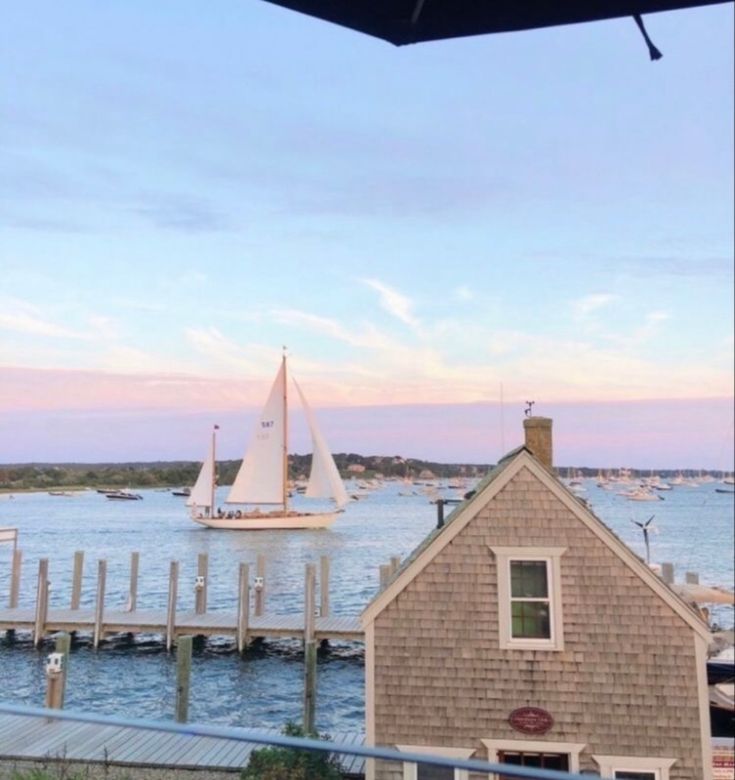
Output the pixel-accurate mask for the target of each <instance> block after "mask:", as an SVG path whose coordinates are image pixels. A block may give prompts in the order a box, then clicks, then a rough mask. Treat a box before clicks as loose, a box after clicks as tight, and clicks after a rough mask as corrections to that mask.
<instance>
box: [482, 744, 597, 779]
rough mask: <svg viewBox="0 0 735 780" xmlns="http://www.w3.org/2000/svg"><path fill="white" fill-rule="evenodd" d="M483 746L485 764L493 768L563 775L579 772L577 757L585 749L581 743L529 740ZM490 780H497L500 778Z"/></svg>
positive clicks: (495, 776)
mask: <svg viewBox="0 0 735 780" xmlns="http://www.w3.org/2000/svg"><path fill="white" fill-rule="evenodd" d="M482 744H483V745H485V747H486V748H487V760H488V761H490V762H491V763H493V764H512V765H513V766H528V767H530V766H534V767H538V768H540V769H559V770H560V771H562V772H579V754H580V753H581V752H582V751H583V750H584V748H585V747H586V745H585V743H584V742H548V741H546V740H543V741H542V740H531V739H483V740H482ZM490 777H491V778H494V780H499V778H501V777H502V775H491V776H490Z"/></svg>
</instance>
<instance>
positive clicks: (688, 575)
mask: <svg viewBox="0 0 735 780" xmlns="http://www.w3.org/2000/svg"><path fill="white" fill-rule="evenodd" d="M684 582H686V583H687V585H699V574H697V572H695V571H688V572H685V573H684Z"/></svg>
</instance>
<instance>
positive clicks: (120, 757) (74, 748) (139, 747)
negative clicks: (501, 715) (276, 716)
mask: <svg viewBox="0 0 735 780" xmlns="http://www.w3.org/2000/svg"><path fill="white" fill-rule="evenodd" d="M260 731H261V732H262V733H264V734H272V735H275V734H278V733H280V732H279V730H278V729H261V730H260ZM332 738H333V740H334V741H335V742H340V743H342V744H344V745H346V746H349V745H361V744H363V738H362V737H361V736H360V735H358V734H344V733H342V734H333V735H332ZM259 747H262V745H259V744H257V743H254V742H240V741H236V740H230V739H220V738H217V737H205V736H199V735H191V734H171V733H168V732H156V731H150V730H143V729H136V728H131V727H122V726H108V725H104V724H94V723H77V722H74V721H68V720H51V719H49V720H46V719H44V718H34V717H28V716H23V715H9V714H5V713H0V761H14V760H16V761H29V760H49V759H50V760H53V759H58V760H64V761H69V762H76V761H79V762H85V763H104V764H108V765H110V764H111V765H118V766H137V767H150V768H162V769H163V768H169V767H175V768H177V769H204V770H206V769H209V770H219V771H232V772H239V771H240V770H241V769H242V768H243V767H244V766H245V765H246V764H247V762H248V758H249V756H250V753H251V752H252V751H253V750H256V749H257V748H259ZM340 762H341V763H342V766H343V770H344V771H345V773H346V774H349V775H361V774H363V771H364V763H365V760H364V759H363V758H360V757H358V756H349V755H342V756H340Z"/></svg>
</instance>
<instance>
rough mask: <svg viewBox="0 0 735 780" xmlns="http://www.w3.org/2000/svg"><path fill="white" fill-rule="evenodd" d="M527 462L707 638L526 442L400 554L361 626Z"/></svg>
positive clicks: (691, 613)
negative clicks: (402, 556) (405, 554)
mask: <svg viewBox="0 0 735 780" xmlns="http://www.w3.org/2000/svg"><path fill="white" fill-rule="evenodd" d="M523 468H527V469H528V470H529V471H530V472H531V473H532V474H533V475H534V476H536V477H537V478H538V480H539V481H540V482H541V483H542V484H543V485H544V487H546V489H547V490H549V491H550V492H551V493H553V494H554V495H555V496H556V498H558V499H559V501H561V503H562V504H564V505H565V506H566V507H567V509H569V510H570V511H571V512H572V513H573V514H574V515H575V516H576V517H577V518H578V519H579V520H580V521H581V522H582V523H583V524H584V525H585V526H586V527H587V528H588V529H589V530H590V531H592V533H594V534H595V536H597V538H598V539H600V541H601V542H602V543H603V544H605V545H606V546H607V547H608V548H609V549H610V550H611V551H612V552H613V553H614V554H615V555H616V556H617V557H618V558H619V559H620V560H621V561H622V562H623V563H624V564H625V565H626V566H628V568H629V569H631V570H632V571H633V572H634V573H635V574H637V575H638V577H639V578H640V579H641V580H642V581H643V582H644V583H645V584H646V585H648V587H649V588H650V589H651V590H653V592H654V593H656V595H657V596H659V597H660V598H661V599H662V600H663V601H664V602H665V603H666V604H668V606H669V607H671V609H672V610H673V611H674V612H676V613H677V614H678V615H679V616H680V617H681V618H682V619H683V620H684V622H685V623H687V624H688V625H689V627H690V628H692V629H693V630H694V631H695V632H697V633H698V634H699V635H700V636H702V637H703V638H704V639H706V640H709V639H710V632H709V628H708V627H707V625H706V624H705V622H704V621H703V620H702V619H701V618H700V617H699V615H697V614H696V613H695V612H694V610H693V609H692V608H691V607H690V606H689V605H688V604H687V603H686V602H685V601H684V600H683V599H682V598H681V597H680V596H678V595H677V594H676V593H675V592H674V591H673V590H672V589H671V588H670V587H669V586H668V585H667V584H666V583H665V582H664V581H663V580H662V579H661V578H660V577H659V576H658V575H657V574H655V573H654V572H653V571H652V570H651V569H650V568H649V567H648V565H647V564H646V563H645V562H644V561H643V560H641V559H640V558H639V557H638V556H637V555H636V554H635V553H634V552H633V551H632V550H631V549H630V548H629V547H628V546H627V545H626V544H625V543H624V542H623V541H622V540H621V539H620V538H619V537H618V536H616V535H615V534H614V533H613V532H612V531H611V530H610V529H609V528H608V527H607V526H606V525H605V524H604V523H603V522H602V521H601V520H600V519H599V518H598V517H597V516H596V515H595V514H594V513H593V512H592V511H591V510H590V509H589V508H588V507H587V505H586V503H583V502H582V501H580V499H578V498H577V497H576V496H575V495H574V494H573V493H572V492H571V491H570V490H569V489H568V488H567V487H566V486H565V485H564V484H562V482H560V481H559V480H558V479H557V478H556V476H555V475H554V473H553V472H552V471H551V470H549V469H547V468H546V466H544V465H543V464H542V463H541V462H540V461H539V460H538V459H537V458H536V457H534V456H533V454H532V453H531V452H530V450H528V449H527V448H526V447H524V446H521V447H518V448H517V449H515V450H513V451H511V452H509V453H508V454H507V455H506V456H505V457H503V458H502V459H501V460H500V461H499V462H498V464H497V466H495V468H494V469H492V470H491V471H490V473H489V474H488V475H487V476H486V477H485V478H484V479H483V480H482V481H481V482H480V483H479V485H478V486H477V488H476V490H475V492H474V494H472V495H471V496H470V498H468V499H467V500H465V501H464V502H463V503H461V504H460V505H459V506H458V507H457V508H456V509H455V510H454V511H453V512H452V513H451V514H450V515H449V517H448V518H447V519H446V521H445V524H444V526H443V527H442V528H436V529H434V530H433V531H432V532H431V533H430V534H429V535H428V536H427V537H426V538H425V539H424V540H423V541H422V542H421V543H420V544H419V545H418V547H416V549H415V550H414V551H413V552H412V553H411V554H410V555H409V556H408V558H406V560H405V561H404V562H403V563H402V565H401V566H400V568H399V569H398V571H397V572H396V573H395V575H394V576H393V579H392V580H391V581H390V582H389V583H388V585H387V586H386V587H385V589H384V590H382V591H381V592H380V593H378V594H377V595H376V596H375V597H374V598H373V599H372V601H370V602H369V603H368V605H367V606H366V607H365V609H364V610H363V612H362V615H361V622H362V625H363V627H365V626H367V625H368V624H370V623H372V622H374V621H375V619H376V618H377V616H378V615H379V614H380V613H381V612H382V611H383V610H384V609H385V608H386V607H387V606H388V605H389V604H390V603H391V602H392V601H393V600H394V599H395V598H396V597H397V596H398V595H399V594H400V593H401V592H402V591H403V590H404V589H405V588H406V587H407V586H408V585H409V584H410V583H411V582H412V581H413V580H414V579H415V578H416V577H417V576H418V575H419V574H420V572H421V571H422V570H423V569H424V568H426V566H428V565H429V563H431V561H433V560H434V558H435V557H436V556H437V555H438V554H439V553H440V552H441V551H442V550H443V549H444V548H445V547H446V546H447V545H448V544H449V543H450V542H451V541H452V540H453V539H454V538H455V537H456V536H457V535H458V534H459V533H460V532H461V531H462V530H463V529H464V528H465V526H467V524H468V523H469V522H470V521H471V520H472V519H473V518H474V517H475V516H476V515H477V513H478V512H479V511H480V510H481V509H482V508H483V507H484V506H485V505H486V504H487V503H488V502H489V501H491V500H492V499H493V498H494V497H495V496H496V495H498V494H499V493H500V492H501V491H502V490H503V488H505V487H506V485H508V483H509V482H510V481H511V480H512V479H513V477H515V476H516V474H518V472H519V471H521V469H523Z"/></svg>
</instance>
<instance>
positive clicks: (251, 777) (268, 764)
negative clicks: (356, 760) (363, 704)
mask: <svg viewBox="0 0 735 780" xmlns="http://www.w3.org/2000/svg"><path fill="white" fill-rule="evenodd" d="M283 733H284V735H285V736H287V737H305V736H314V737H318V738H319V739H327V737H326V736H324V735H321V736H320V735H307V734H304V730H303V729H302V728H301V727H300V726H297V725H296V724H295V723H287V724H286V725H285V727H284V729H283ZM241 777H242V780H341V778H342V774H341V772H340V771H339V762H338V761H337V758H336V757H335V756H334V755H332V754H331V753H326V752H324V751H322V750H297V749H296V748H282V747H267V748H260V749H259V750H254V751H253V752H252V753H251V755H250V761H249V762H248V765H247V767H245V769H243V771H242V775H241Z"/></svg>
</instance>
